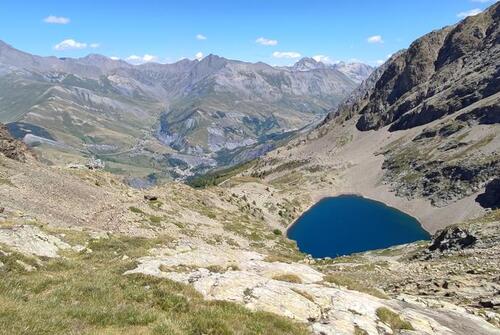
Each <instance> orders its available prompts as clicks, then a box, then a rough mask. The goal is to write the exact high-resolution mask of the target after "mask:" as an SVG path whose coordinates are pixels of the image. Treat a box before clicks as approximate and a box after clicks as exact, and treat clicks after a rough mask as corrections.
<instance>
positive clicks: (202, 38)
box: [196, 34, 207, 41]
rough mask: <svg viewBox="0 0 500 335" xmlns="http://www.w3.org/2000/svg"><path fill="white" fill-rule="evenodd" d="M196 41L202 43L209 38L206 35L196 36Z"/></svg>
mask: <svg viewBox="0 0 500 335" xmlns="http://www.w3.org/2000/svg"><path fill="white" fill-rule="evenodd" d="M196 39H197V40H200V41H204V40H206V39H207V37H206V36H205V35H202V34H198V35H196Z"/></svg>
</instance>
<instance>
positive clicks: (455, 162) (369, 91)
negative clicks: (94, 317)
mask: <svg viewBox="0 0 500 335" xmlns="http://www.w3.org/2000/svg"><path fill="white" fill-rule="evenodd" d="M499 12H500V5H499V4H495V5H493V6H491V7H490V8H489V9H488V10H486V11H485V12H483V13H481V14H480V15H477V16H473V17H469V18H466V19H465V20H463V21H462V22H460V23H458V24H457V25H455V26H451V27H446V28H443V29H441V30H436V31H434V32H432V33H430V34H427V35H425V36H423V37H421V38H419V39H418V40H416V41H415V42H414V43H412V44H411V46H410V47H409V48H408V49H407V50H403V51H400V52H398V53H396V54H395V55H393V56H392V57H391V58H390V59H389V60H388V61H387V63H385V64H384V65H382V66H381V67H380V68H378V69H377V70H376V71H374V73H373V74H372V75H371V76H370V77H369V78H368V80H367V81H365V82H364V83H363V84H362V85H360V87H359V88H358V89H357V90H355V91H354V93H353V95H352V96H351V97H350V98H348V99H347V100H346V102H345V103H343V104H342V105H341V106H340V107H339V108H338V109H336V110H335V111H333V112H332V113H330V114H329V116H328V117H327V119H326V120H325V121H324V122H323V123H322V125H321V126H320V127H318V128H317V129H315V130H314V131H312V132H311V133H309V134H308V135H305V136H302V137H301V138H299V139H297V140H293V141H292V142H291V143H290V144H289V145H287V146H285V147H283V148H280V149H278V150H275V151H273V152H272V153H270V154H268V155H267V156H266V157H264V158H262V159H261V160H260V162H259V163H258V164H257V165H256V166H254V167H253V168H252V169H251V170H249V171H247V173H246V174H247V175H252V176H256V177H260V178H263V179H264V180H266V181H270V180H280V179H279V178H282V179H283V178H284V177H285V176H286V175H293V176H295V178H291V180H292V181H293V183H294V184H291V183H288V184H287V185H284V187H285V188H286V189H292V188H293V187H300V188H302V192H303V193H305V194H309V195H311V198H312V199H317V198H319V197H322V196H325V195H335V194H339V193H343V192H346V193H353V192H354V193H360V194H363V195H365V196H368V197H372V198H375V199H379V200H381V201H384V202H386V203H389V204H391V205H393V206H395V207H397V208H401V209H403V210H406V211H408V212H409V213H411V214H412V215H414V216H416V217H418V218H419V219H420V221H421V222H422V223H423V225H424V227H425V228H426V229H428V230H429V231H432V232H434V231H435V230H437V229H439V228H442V227H444V226H446V225H448V224H450V223H455V222H459V221H461V220H463V219H465V218H471V217H474V216H476V215H479V214H481V213H483V212H484V211H485V208H495V207H496V206H498V203H499V202H500V200H499V199H498V197H496V194H498V191H497V190H498V187H497V186H496V185H497V184H496V182H495V178H496V177H497V176H498V175H499V174H500V160H499V154H500V153H499V148H500V136H499V135H500V129H499V127H500V126H499V122H498V121H499V119H498V117H499V115H500V110H499V108H498V106H499V105H500V91H499V88H500V85H499V83H498V78H499V75H498V68H499V64H500V59H499V56H498V55H499V54H500V53H499V52H498V51H499V50H500V45H499V43H498V42H499V28H498V27H499V21H500V18H499ZM485 192H486V193H487V194H488V195H482V194H483V193H485ZM481 199H488V201H481Z"/></svg>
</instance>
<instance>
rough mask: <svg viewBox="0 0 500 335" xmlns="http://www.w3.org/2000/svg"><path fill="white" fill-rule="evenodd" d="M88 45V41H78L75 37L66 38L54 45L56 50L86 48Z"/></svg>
mask: <svg viewBox="0 0 500 335" xmlns="http://www.w3.org/2000/svg"><path fill="white" fill-rule="evenodd" d="M86 47H87V43H83V42H77V41H75V40H73V39H67V40H64V41H62V42H60V43H58V44H56V45H54V49H55V50H59V51H62V50H69V49H85V48H86Z"/></svg>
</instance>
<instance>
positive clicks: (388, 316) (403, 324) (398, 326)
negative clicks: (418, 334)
mask: <svg viewBox="0 0 500 335" xmlns="http://www.w3.org/2000/svg"><path fill="white" fill-rule="evenodd" d="M376 314H377V317H378V318H379V319H380V321H382V322H383V323H385V324H387V325H388V326H389V327H391V329H392V330H393V331H395V332H397V331H399V330H403V329H404V330H415V329H414V328H413V326H412V325H411V323H409V322H408V321H405V320H403V319H401V317H400V316H399V314H397V313H395V312H393V311H391V310H390V309H389V308H386V307H380V308H377V311H376Z"/></svg>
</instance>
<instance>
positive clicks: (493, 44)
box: [356, 5, 500, 131]
mask: <svg viewBox="0 0 500 335" xmlns="http://www.w3.org/2000/svg"><path fill="white" fill-rule="evenodd" d="M499 11H500V9H499V7H498V5H495V6H493V7H492V8H490V10H489V11H488V12H487V13H485V14H482V15H476V16H472V17H469V18H467V19H465V20H464V21H462V22H461V23H459V24H457V25H455V26H451V27H447V28H445V29H441V30H437V31H434V32H432V33H430V34H427V35H425V36H424V37H422V38H420V39H418V40H416V41H415V42H413V43H412V44H411V45H410V47H409V48H408V50H406V51H405V52H403V53H400V54H399V55H397V56H396V57H393V58H392V59H391V61H390V62H389V64H387V65H386V69H385V71H384V72H383V73H382V74H381V76H380V78H379V80H378V81H377V82H376V84H375V87H374V88H373V90H372V91H371V92H370V95H369V96H368V97H366V98H365V99H364V100H365V101H364V106H363V107H362V108H361V109H359V110H358V113H359V114H361V118H360V119H359V121H358V123H357V125H356V126H357V128H358V129H359V130H371V129H379V128H381V127H384V126H387V125H390V128H389V130H390V131H396V130H403V129H409V128H413V127H416V126H420V125H424V124H427V123H429V122H432V121H434V120H437V119H439V118H441V117H443V116H446V115H450V114H453V113H455V112H457V111H459V110H461V109H463V108H465V107H467V106H470V105H472V104H474V103H476V102H478V101H480V100H482V99H485V98H487V97H489V96H492V95H494V94H496V93H498V90H499V87H500V68H499V64H500V46H499V39H500V37H499V31H500V28H499V25H498V21H499V15H500V12H499Z"/></svg>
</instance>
